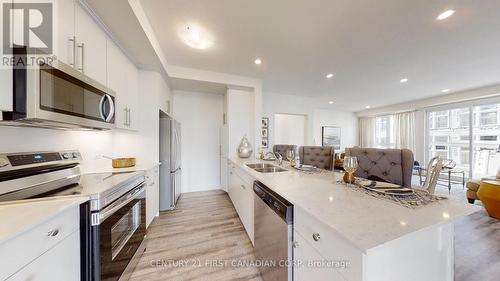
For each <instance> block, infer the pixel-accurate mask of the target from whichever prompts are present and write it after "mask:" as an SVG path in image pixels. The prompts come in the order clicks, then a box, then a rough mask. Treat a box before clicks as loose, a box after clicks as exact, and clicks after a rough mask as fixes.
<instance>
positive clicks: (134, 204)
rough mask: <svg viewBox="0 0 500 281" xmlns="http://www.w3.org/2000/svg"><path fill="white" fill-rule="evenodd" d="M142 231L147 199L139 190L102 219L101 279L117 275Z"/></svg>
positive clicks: (126, 263)
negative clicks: (128, 200) (130, 199)
mask: <svg viewBox="0 0 500 281" xmlns="http://www.w3.org/2000/svg"><path fill="white" fill-rule="evenodd" d="M118 200H119V199H118ZM145 235H146V199H145V192H144V191H142V192H140V193H139V194H138V195H137V196H136V197H135V198H134V199H133V200H132V201H130V202H128V203H127V204H125V205H124V206H123V207H121V208H120V209H118V210H116V211H115V212H113V214H111V215H110V216H109V217H108V218H106V219H105V220H104V221H102V222H101V225H100V252H101V281H114V280H118V279H119V278H120V276H121V275H122V273H123V271H124V270H125V268H126V267H127V265H128V263H129V262H130V260H131V259H132V257H133V256H134V254H135V252H136V251H137V249H138V248H139V246H140V244H141V243H142V241H143V239H144V236H145Z"/></svg>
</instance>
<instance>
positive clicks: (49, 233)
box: [47, 229, 59, 237]
mask: <svg viewBox="0 0 500 281" xmlns="http://www.w3.org/2000/svg"><path fill="white" fill-rule="evenodd" d="M57 234H59V229H53V230H51V231H49V232H47V236H49V237H54V236H56V235H57Z"/></svg>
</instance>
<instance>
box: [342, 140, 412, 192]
mask: <svg viewBox="0 0 500 281" xmlns="http://www.w3.org/2000/svg"><path fill="white" fill-rule="evenodd" d="M345 152H346V156H354V157H356V158H358V169H357V170H356V172H354V176H355V177H360V178H365V179H371V180H376V181H385V182H389V183H393V184H397V185H401V186H404V187H408V188H411V177H412V173H413V162H414V157H413V152H412V151H411V150H409V149H382V148H364V147H351V148H346V150H345Z"/></svg>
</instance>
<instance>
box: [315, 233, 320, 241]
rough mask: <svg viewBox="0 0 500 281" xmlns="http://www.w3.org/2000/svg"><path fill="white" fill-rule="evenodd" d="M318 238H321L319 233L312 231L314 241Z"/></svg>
mask: <svg viewBox="0 0 500 281" xmlns="http://www.w3.org/2000/svg"><path fill="white" fill-rule="evenodd" d="M320 238H321V236H320V235H319V233H314V234H313V239H314V241H316V242H318V241H319V239H320Z"/></svg>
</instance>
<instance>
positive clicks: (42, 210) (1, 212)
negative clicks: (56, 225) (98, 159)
mask: <svg viewBox="0 0 500 281" xmlns="http://www.w3.org/2000/svg"><path fill="white" fill-rule="evenodd" d="M85 201H88V198H87V197H82V196H70V197H64V198H57V197H55V198H54V199H46V198H44V199H33V200H23V201H11V202H5V203H2V204H0V244H2V243H4V242H5V241H8V240H10V239H11V238H13V237H15V236H16V235H18V234H20V233H23V232H25V231H28V230H30V229H31V228H33V227H36V226H38V225H40V224H42V223H44V222H46V221H48V220H50V219H51V218H53V217H55V216H57V214H59V213H60V212H62V211H64V210H66V209H68V208H70V207H73V206H75V205H79V204H81V203H83V202H85Z"/></svg>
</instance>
